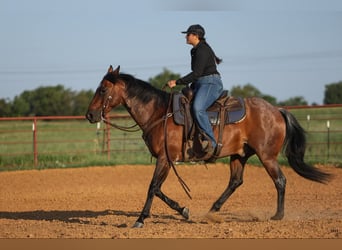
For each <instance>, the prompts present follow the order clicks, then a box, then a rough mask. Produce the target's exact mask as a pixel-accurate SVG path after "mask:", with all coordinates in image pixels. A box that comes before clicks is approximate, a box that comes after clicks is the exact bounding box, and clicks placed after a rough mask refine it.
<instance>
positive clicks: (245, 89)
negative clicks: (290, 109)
mask: <svg viewBox="0 0 342 250" xmlns="http://www.w3.org/2000/svg"><path fill="white" fill-rule="evenodd" d="M230 95H232V96H241V97H252V96H255V97H260V98H263V99H264V100H266V101H268V102H269V103H271V104H273V105H276V104H277V99H276V98H275V97H273V96H270V95H265V94H263V93H261V91H260V90H259V89H257V88H256V87H254V86H253V85H252V84H250V83H247V84H246V85H244V86H242V87H241V86H233V87H232V88H231V90H230Z"/></svg>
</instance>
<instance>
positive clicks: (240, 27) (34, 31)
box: [0, 0, 342, 104]
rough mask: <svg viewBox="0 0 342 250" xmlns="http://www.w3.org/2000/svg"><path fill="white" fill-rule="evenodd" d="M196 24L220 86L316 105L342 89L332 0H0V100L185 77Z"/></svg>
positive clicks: (338, 18)
mask: <svg viewBox="0 0 342 250" xmlns="http://www.w3.org/2000/svg"><path fill="white" fill-rule="evenodd" d="M196 23H199V24H201V25H202V26H203V27H204V28H205V29H206V38H207V41H208V42H209V44H210V45H211V46H212V47H213V49H214V50H215V52H216V54H217V55H218V56H219V57H221V58H223V63H222V64H220V65H219V66H218V69H219V71H220V73H221V75H222V78H223V82H224V86H225V88H226V89H230V88H231V87H232V86H234V85H244V84H247V83H251V84H252V85H254V86H255V87H256V88H258V89H259V90H260V91H261V92H262V93H264V94H268V95H272V96H274V97H276V98H277V100H278V101H282V100H286V99H288V98H290V97H294V96H303V97H304V98H305V99H306V100H307V101H308V102H309V103H313V102H315V103H318V104H321V103H323V97H324V90H325V85H327V84H330V83H333V82H338V81H341V80H342V28H341V27H342V1H339V0H272V1H271V0H255V1H253V0H240V1H238V0H211V1H201V0H199V1H196V0H179V1H178V0H173V1H159V0H141V1H139V0H137V1H133V0H125V1H116V0H114V1H110V0H96V1H87V0H82V1H81V0H74V1H72V0H59V1H50V0H30V1H26V0H21V1H20V0H0V30H1V35H0V45H1V46H0V88H1V91H0V98H10V99H13V97H14V96H16V95H20V94H21V93H22V92H23V91H24V90H32V89H35V88H37V87H39V86H54V85H57V84H63V85H64V86H65V87H66V88H70V89H72V90H81V89H87V90H88V89H93V90H95V88H96V87H97V85H98V83H99V82H100V80H101V79H102V77H103V75H104V74H105V73H106V71H107V68H108V66H109V65H110V64H112V65H113V66H114V67H115V66H117V65H121V70H122V71H123V72H125V73H129V74H132V75H134V76H135V77H137V78H140V79H142V80H148V78H150V77H153V76H156V75H157V74H159V73H161V72H162V70H163V68H168V69H169V70H171V71H173V72H175V73H179V74H181V75H184V74H187V73H188V72H189V71H190V49H191V47H190V46H189V45H187V44H186V43H185V38H184V34H181V33H180V32H181V31H183V30H186V29H187V28H188V26H189V25H191V24H196Z"/></svg>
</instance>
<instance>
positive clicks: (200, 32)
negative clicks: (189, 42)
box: [182, 24, 205, 38]
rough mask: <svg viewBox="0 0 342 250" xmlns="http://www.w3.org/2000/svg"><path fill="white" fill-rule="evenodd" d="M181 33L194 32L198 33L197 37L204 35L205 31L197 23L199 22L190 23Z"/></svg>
mask: <svg viewBox="0 0 342 250" xmlns="http://www.w3.org/2000/svg"><path fill="white" fill-rule="evenodd" d="M182 33H183V34H195V35H198V36H199V37H201V38H202V37H204V35H205V31H204V28H203V27H202V26H201V25H199V24H194V25H191V26H190V27H189V28H188V29H187V31H182Z"/></svg>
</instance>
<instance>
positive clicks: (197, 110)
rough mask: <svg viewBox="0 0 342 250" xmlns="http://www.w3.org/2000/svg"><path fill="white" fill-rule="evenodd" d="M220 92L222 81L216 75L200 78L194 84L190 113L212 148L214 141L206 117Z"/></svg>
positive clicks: (214, 145)
mask: <svg viewBox="0 0 342 250" xmlns="http://www.w3.org/2000/svg"><path fill="white" fill-rule="evenodd" d="M222 91H223V84H222V80H221V77H220V75H217V74H214V75H209V76H203V77H200V78H199V79H198V80H197V81H196V82H195V83H194V100H193V104H192V111H193V114H194V117H195V119H196V121H197V123H198V125H199V127H200V128H201V129H202V130H203V131H204V132H205V133H206V134H207V136H208V137H209V138H210V140H211V143H212V145H213V147H214V148H215V147H216V139H215V136H214V133H213V129H212V127H211V124H210V121H209V117H208V115H207V109H208V108H209V107H210V106H211V105H212V104H213V103H214V102H215V101H216V100H217V98H219V96H220V95H221V94H222Z"/></svg>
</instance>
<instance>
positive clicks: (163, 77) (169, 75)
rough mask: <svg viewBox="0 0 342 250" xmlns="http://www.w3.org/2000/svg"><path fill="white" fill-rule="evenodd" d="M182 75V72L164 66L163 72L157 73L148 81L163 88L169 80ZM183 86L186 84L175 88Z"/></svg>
mask: <svg viewBox="0 0 342 250" xmlns="http://www.w3.org/2000/svg"><path fill="white" fill-rule="evenodd" d="M180 77H181V76H180V74H176V73H173V72H172V71H170V70H168V69H167V68H164V69H163V72H162V73H160V74H158V75H156V76H155V77H152V78H149V79H148V81H149V82H150V83H151V85H152V86H154V87H156V88H158V89H162V88H163V87H164V86H165V84H166V83H167V82H168V81H169V80H177V79H179V78H180ZM183 87H184V86H176V88H175V90H178V89H181V88H183Z"/></svg>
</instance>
